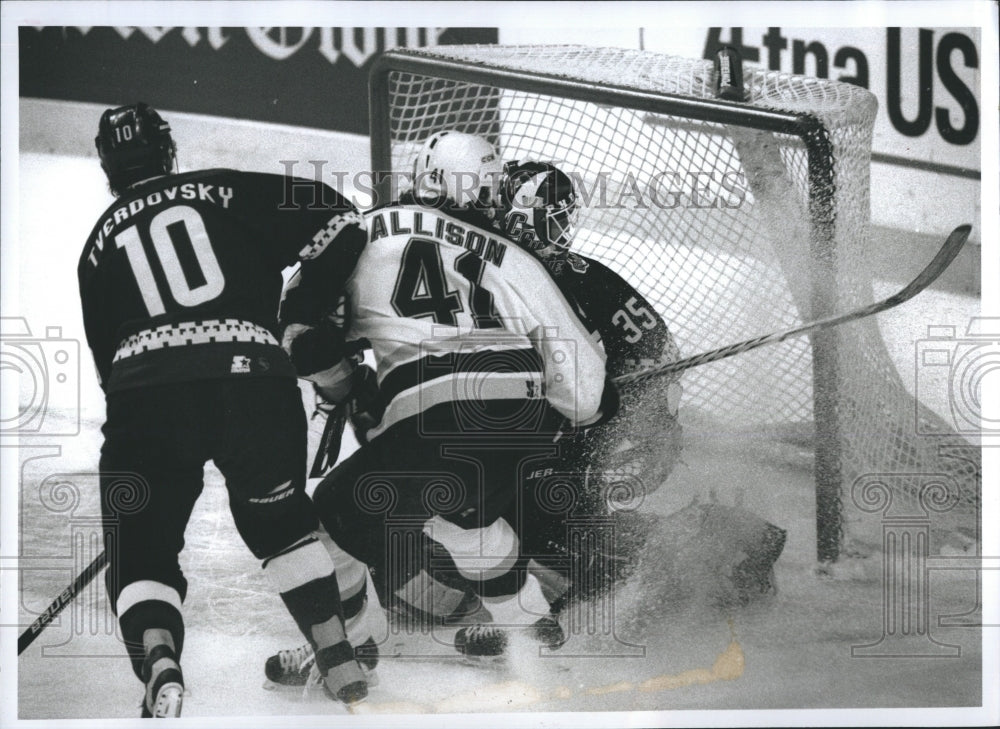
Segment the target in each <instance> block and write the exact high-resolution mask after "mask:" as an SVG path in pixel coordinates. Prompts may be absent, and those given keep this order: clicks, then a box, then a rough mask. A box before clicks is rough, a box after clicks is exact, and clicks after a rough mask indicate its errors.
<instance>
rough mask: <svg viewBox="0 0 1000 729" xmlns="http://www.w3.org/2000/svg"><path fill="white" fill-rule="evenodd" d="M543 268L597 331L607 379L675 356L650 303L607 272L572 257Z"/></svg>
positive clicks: (588, 260) (667, 333) (664, 327)
mask: <svg viewBox="0 0 1000 729" xmlns="http://www.w3.org/2000/svg"><path fill="white" fill-rule="evenodd" d="M547 266H548V268H549V271H550V272H551V273H552V277H553V279H555V281H556V283H557V284H558V286H559V288H560V289H561V290H562V292H563V294H564V295H565V296H566V297H567V298H568V299H569V300H570V301H571V302H573V303H574V304H575V306H576V307H577V313H578V315H579V316H580V318H581V319H582V320H583V321H584V322H585V323H586V324H587V325H588V326H589V327H590V328H591V329H592V330H594V331H597V332H599V333H600V335H601V341H602V342H603V343H604V350H605V352H606V353H607V357H608V362H607V370H608V375H609V376H610V377H612V378H614V377H618V376H619V375H623V374H626V373H629V372H634V371H636V370H640V369H648V368H651V367H655V366H657V365H659V364H664V363H666V362H671V361H674V360H676V359H677V358H678V351H677V347H676V345H675V344H674V341H673V337H672V336H671V334H670V331H669V329H668V328H667V325H666V323H664V321H663V319H662V318H660V316H659V315H658V314H657V313H656V309H655V308H654V307H653V305H652V304H650V303H649V301H648V300H646V298H645V297H643V295H642V294H640V293H639V292H638V291H636V290H635V289H634V288H633V287H632V286H631V285H630V284H628V283H627V282H626V281H625V280H624V279H623V278H622V277H621V276H619V275H618V274H617V273H615V272H614V271H612V270H611V269H610V268H608V267H607V266H605V265H604V264H602V263H600V262H598V261H595V260H593V259H591V258H586V257H584V256H580V255H577V254H575V253H570V254H569V255H568V256H567V257H566V258H563V259H558V260H556V261H550V262H548V263H547Z"/></svg>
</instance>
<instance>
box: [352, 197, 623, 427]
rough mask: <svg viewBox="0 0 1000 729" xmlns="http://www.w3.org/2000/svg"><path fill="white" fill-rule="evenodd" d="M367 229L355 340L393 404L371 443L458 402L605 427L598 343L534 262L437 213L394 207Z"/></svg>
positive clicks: (370, 218)
mask: <svg viewBox="0 0 1000 729" xmlns="http://www.w3.org/2000/svg"><path fill="white" fill-rule="evenodd" d="M364 217H365V220H366V223H367V227H368V244H367V245H366V246H365V249H364V252H363V253H362V255H361V258H360V259H359V261H358V264H357V266H356V268H355V269H354V273H353V275H352V276H351V278H350V279H349V280H348V282H347V295H348V298H349V300H350V303H351V325H350V330H349V332H348V339H365V340H367V341H368V342H369V343H370V345H371V348H372V350H373V353H374V356H375V362H376V369H377V371H378V379H379V388H380V391H381V393H382V399H383V402H384V403H386V410H385V414H384V416H383V419H382V422H381V423H380V425H379V426H377V427H376V428H374V429H373V430H371V431H370V432H369V437H370V438H374V437H377V436H378V435H379V434H381V433H382V432H384V431H385V430H386V429H387V428H389V427H391V426H392V425H393V424H395V423H398V422H400V421H401V420H404V419H406V418H409V417H413V416H416V415H418V414H419V413H421V412H423V411H425V410H427V409H428V408H430V407H432V406H434V405H439V404H442V403H447V402H452V401H456V400H476V401H482V400H491V399H504V400H523V399H529V400H530V399H540V398H543V397H544V398H547V400H548V402H549V404H550V405H551V406H552V407H553V408H555V409H556V410H557V411H558V412H559V413H560V414H562V415H563V416H565V417H566V418H568V419H569V420H570V421H571V422H572V423H573V424H574V425H587V424H589V423H590V422H593V421H594V420H596V419H597V418H598V417H599V416H600V413H599V408H600V402H601V395H602V393H603V389H604V379H605V354H604V349H603V346H602V345H601V343H600V340H599V336H598V335H596V334H592V333H591V332H589V331H588V330H587V329H586V328H585V327H584V326H583V325H582V324H581V322H580V320H579V318H578V317H577V315H576V314H575V313H574V310H573V309H572V307H571V305H570V304H569V302H568V301H567V300H566V299H565V297H564V296H563V294H562V293H561V292H560V290H559V288H558V287H557V286H556V285H555V283H554V282H553V281H552V278H551V276H550V275H549V273H548V272H547V271H546V269H545V268H544V266H543V265H542V264H541V263H540V262H539V261H537V260H536V259H535V258H534V257H533V256H531V254H529V253H527V252H525V251H523V250H521V249H520V248H519V247H518V246H517V245H516V244H514V243H512V242H510V241H508V240H506V239H505V238H503V237H502V236H499V235H497V234H495V233H493V232H491V231H489V230H486V229H484V228H483V227H480V226H478V225H475V224H473V222H470V220H466V219H465V216H462V219H460V218H459V217H456V215H455V214H449V213H448V212H445V211H442V210H439V209H436V208H431V207H423V206H419V205H406V204H397V205H392V206H389V207H385V208H379V209H375V210H372V211H370V212H368V213H366V214H365V216H364Z"/></svg>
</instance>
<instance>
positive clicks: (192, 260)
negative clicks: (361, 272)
mask: <svg viewBox="0 0 1000 729" xmlns="http://www.w3.org/2000/svg"><path fill="white" fill-rule="evenodd" d="M363 225H364V221H363V220H362V219H361V216H360V215H359V214H358V213H357V211H356V210H355V209H354V208H353V207H352V206H351V205H350V204H349V203H347V202H346V201H345V200H344V199H343V198H342V197H341V196H340V195H339V194H338V193H337V192H336V191H334V190H333V189H331V188H329V187H327V186H325V185H323V184H322V183H319V182H314V181H308V180H302V179H297V178H291V177H284V176H281V175H272V174H264V173H254V172H239V171H236V170H226V169H213V170H203V171H198V172H189V173H184V174H176V175H165V176H161V177H156V178H153V179H151V180H149V181H146V182H143V183H140V184H138V185H135V186H133V187H132V188H130V189H129V191H128V192H127V193H126V194H124V195H122V196H121V197H120V198H118V199H117V200H116V201H115V203H114V204H113V205H111V206H110V207H109V208H108V209H107V210H106V211H105V212H104V214H103V215H101V217H100V218H99V219H98V221H97V224H96V225H95V226H94V229H93V231H92V232H91V234H90V236H89V238H88V239H87V243H86V245H85V247H84V250H83V253H82V255H81V257H80V263H79V268H78V275H79V282H80V295H81V299H82V304H83V318H84V325H85V328H86V332H87V341H88V343H89V345H90V348H91V350H92V351H93V354H94V360H95V363H96V365H97V371H98V375H99V376H100V378H101V384H102V387H104V389H105V390H106V391H107V392H113V391H116V390H121V389H127V388H131V387H139V386H145V385H152V384H159V383H166V382H178V381H185V380H196V379H206V378H219V377H248V376H251V377H252V376H269V377H273V376H278V377H294V370H293V368H292V365H291V363H290V362H289V360H288V357H287V356H286V355H285V353H284V351H283V350H282V349H281V347H280V346H279V344H278V340H277V336H278V334H279V332H278V331H277V311H278V303H279V299H280V296H281V289H282V284H283V277H282V269H284V268H285V267H287V266H290V265H293V264H294V263H296V262H297V261H301V262H302V267H301V272H300V273H301V283H300V286H299V287H298V288H297V289H296V292H295V294H294V296H295V297H296V298H295V299H294V300H292V301H289V302H286V304H285V306H286V307H290V308H297V309H298V310H299V311H297V312H295V314H296V316H295V318H296V320H298V321H307V320H309V319H310V318H315V319H318V318H319V316H320V315H321V314H320V312H323V311H325V310H327V309H328V308H329V307H330V306H332V303H331V302H334V301H336V298H337V297H338V296H339V295H340V293H342V287H343V282H344V281H345V280H346V278H347V276H348V275H350V273H351V271H352V270H353V268H354V264H355V263H356V261H357V258H358V256H359V255H360V253H361V250H362V249H363V247H364V244H365V233H364V228H363ZM312 312H316V315H315V316H312Z"/></svg>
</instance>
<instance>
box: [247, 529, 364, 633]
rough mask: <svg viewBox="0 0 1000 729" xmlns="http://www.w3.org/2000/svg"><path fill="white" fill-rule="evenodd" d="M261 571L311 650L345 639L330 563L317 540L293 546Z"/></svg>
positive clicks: (336, 586) (338, 598)
mask: <svg viewBox="0 0 1000 729" xmlns="http://www.w3.org/2000/svg"><path fill="white" fill-rule="evenodd" d="M264 570H265V571H266V572H267V573H268V576H269V577H270V578H271V580H272V582H273V583H274V584H275V586H276V587H277V588H278V593H279V594H280V595H281V599H282V601H283V602H284V603H285V606H286V607H287V608H288V612H289V613H290V614H291V616H292V618H293V619H294V620H295V623H296V624H297V625H298V626H299V630H301V631H302V634H303V635H305V636H306V639H307V640H308V641H309V642H310V643H311V644H312V646H313V648H314V649H316V650H317V651H319V650H320V649H322V648H325V647H327V646H331V645H334V644H335V643H339V642H340V641H342V640H344V639H345V637H346V636H345V633H344V625H343V607H342V605H341V603H340V587H339V585H338V584H337V577H336V574H335V572H334V567H333V560H332V559H330V554H329V553H328V552H327V550H326V548H325V547H324V546H323V545H322V544H321V543H320V542H319V541H318V540H316V539H315V538H308V539H304V540H302V541H300V542H298V543H296V544H295V545H293V546H292V547H290V548H289V549H286V550H285V551H283V552H281V553H280V554H277V555H275V556H274V557H271V558H270V559H268V560H266V561H265V562H264Z"/></svg>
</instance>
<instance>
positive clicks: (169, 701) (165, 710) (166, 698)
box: [141, 645, 184, 719]
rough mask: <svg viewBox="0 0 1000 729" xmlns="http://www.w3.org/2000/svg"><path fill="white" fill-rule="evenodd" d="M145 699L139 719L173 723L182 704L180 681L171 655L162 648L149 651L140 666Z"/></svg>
mask: <svg viewBox="0 0 1000 729" xmlns="http://www.w3.org/2000/svg"><path fill="white" fill-rule="evenodd" d="M143 674H144V675H145V676H146V695H145V696H144V697H143V701H142V713H141V717H142V718H143V719H175V718H177V717H179V716H180V715H181V706H182V704H183V702H184V677H183V675H182V674H181V667H180V665H179V664H178V663H177V660H176V659H175V658H174V652H173V651H172V650H171V649H170V648H169V647H167V646H165V645H160V646H157V647H156V648H154V649H153V650H152V651H150V653H149V655H148V656H147V657H146V660H145V662H144V663H143Z"/></svg>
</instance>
